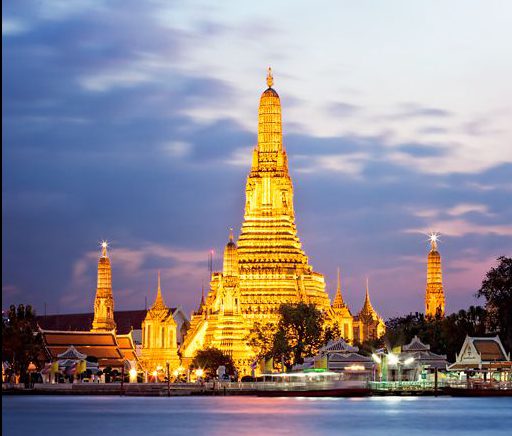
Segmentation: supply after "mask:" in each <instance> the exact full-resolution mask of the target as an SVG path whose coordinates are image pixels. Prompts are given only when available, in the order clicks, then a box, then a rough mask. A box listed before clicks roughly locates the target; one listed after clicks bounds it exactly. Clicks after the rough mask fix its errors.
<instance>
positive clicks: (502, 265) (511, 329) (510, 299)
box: [476, 256, 512, 350]
mask: <svg viewBox="0 0 512 436" xmlns="http://www.w3.org/2000/svg"><path fill="white" fill-rule="evenodd" d="M498 261H499V264H498V266H497V267H496V268H492V269H491V270H490V271H489V272H488V273H487V275H486V277H485V279H484V280H483V281H482V286H481V288H480V289H479V290H478V292H477V293H476V296H477V297H479V298H482V297H483V298H485V300H486V304H485V308H486V310H487V327H488V329H489V330H490V331H491V332H496V333H498V334H499V335H500V338H501V340H502V341H503V344H504V345H505V348H507V349H508V350H511V349H512V258H510V257H505V256H501V257H499V258H498Z"/></svg>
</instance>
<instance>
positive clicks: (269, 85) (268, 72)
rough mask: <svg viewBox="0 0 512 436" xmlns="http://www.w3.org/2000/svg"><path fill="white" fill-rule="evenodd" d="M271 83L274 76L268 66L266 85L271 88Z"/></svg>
mask: <svg viewBox="0 0 512 436" xmlns="http://www.w3.org/2000/svg"><path fill="white" fill-rule="evenodd" d="M273 84H274V76H273V75H272V68H270V67H268V70H267V86H268V87H269V88H272V85H273Z"/></svg>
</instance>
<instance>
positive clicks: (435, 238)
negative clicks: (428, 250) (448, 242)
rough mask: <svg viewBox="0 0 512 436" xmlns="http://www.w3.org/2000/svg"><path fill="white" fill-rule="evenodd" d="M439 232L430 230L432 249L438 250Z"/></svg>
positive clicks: (429, 237) (429, 236)
mask: <svg viewBox="0 0 512 436" xmlns="http://www.w3.org/2000/svg"><path fill="white" fill-rule="evenodd" d="M439 235H440V234H439V233H438V232H430V234H429V235H428V239H429V240H430V246H431V247H432V250H437V243H438V242H439Z"/></svg>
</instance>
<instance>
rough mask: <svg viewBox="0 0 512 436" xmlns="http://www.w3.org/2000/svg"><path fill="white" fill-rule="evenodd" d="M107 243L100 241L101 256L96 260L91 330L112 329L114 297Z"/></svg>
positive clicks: (113, 323)
mask: <svg viewBox="0 0 512 436" xmlns="http://www.w3.org/2000/svg"><path fill="white" fill-rule="evenodd" d="M107 248H108V243H107V242H106V241H103V242H102V243H101V257H100V260H99V261H98V287H97V288H96V298H95V300H94V320H93V322H92V331H97V332H98V331H100V332H101V331H112V330H114V329H115V328H116V323H115V321H114V297H113V296H112V268H111V266H110V259H109V257H108V254H107Z"/></svg>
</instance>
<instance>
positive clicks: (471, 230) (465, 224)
mask: <svg viewBox="0 0 512 436" xmlns="http://www.w3.org/2000/svg"><path fill="white" fill-rule="evenodd" d="M433 229H435V230H436V231H439V232H440V233H441V234H442V235H447V236H454V237H462V236H466V235H500V236H512V225H506V224H505V225H499V224H498V225H492V224H477V223H472V222H470V221H468V220H464V219H453V220H438V221H433V222H432V223H430V224H429V226H428V227H420V228H416V229H406V230H405V232H407V233H421V234H428V233H429V232H431V231H432V230H433Z"/></svg>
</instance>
